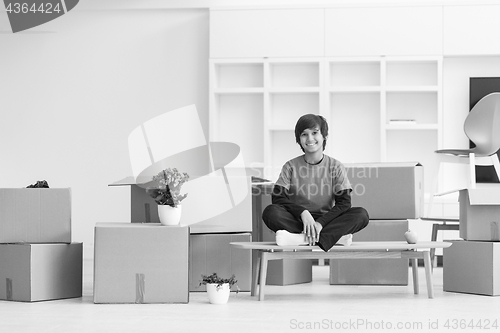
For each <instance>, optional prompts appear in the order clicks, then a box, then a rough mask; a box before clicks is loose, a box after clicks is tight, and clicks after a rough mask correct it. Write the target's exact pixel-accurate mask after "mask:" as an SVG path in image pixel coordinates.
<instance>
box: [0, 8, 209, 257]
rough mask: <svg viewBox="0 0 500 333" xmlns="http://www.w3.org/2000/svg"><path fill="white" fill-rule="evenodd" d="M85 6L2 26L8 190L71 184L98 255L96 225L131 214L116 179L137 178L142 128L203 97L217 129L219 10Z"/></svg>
mask: <svg viewBox="0 0 500 333" xmlns="http://www.w3.org/2000/svg"><path fill="white" fill-rule="evenodd" d="M77 9H78V7H75V9H74V10H73V11H71V12H69V13H68V14H66V15H64V16H63V17H61V18H59V19H56V20H54V21H51V22H49V23H47V24H44V25H42V26H39V27H37V28H35V29H31V30H28V31H26V32H22V33H17V34H12V33H8V32H5V33H0V115H1V118H0V187H12V188H20V187H25V186H27V185H29V184H32V183H34V182H36V181H37V180H42V179H45V180H47V181H48V183H49V185H50V187H71V189H72V200H73V202H72V226H73V240H74V241H83V242H84V247H85V256H87V257H88V256H91V255H92V247H93V232H94V230H93V227H94V225H95V223H96V222H108V221H109V222H115V221H116V222H128V221H130V203H129V201H130V197H129V195H128V189H127V188H110V187H108V186H107V185H108V184H109V183H111V182H114V181H116V180H119V179H121V178H124V177H126V176H128V175H131V168H130V163H129V159H128V150H127V149H128V148H127V138H128V134H129V133H130V132H131V131H132V129H133V128H135V127H136V126H138V125H140V124H141V123H143V122H144V121H146V120H148V119H150V118H152V117H155V116H157V115H159V114H162V113H164V112H167V111H170V110H172V109H175V108H178V107H181V106H185V105H189V104H196V106H197V108H198V112H199V114H200V118H201V122H202V125H203V127H204V130H205V132H206V134H207V135H208V22H209V21H208V20H209V14H208V10H207V9H142V10H119V9H110V10H81V11H79V10H77ZM6 20H7V17H6V15H5V12H0V30H3V31H7V30H8V29H6V27H7V28H8V27H9V26H8V21H6ZM180 126H182V124H180ZM188 135H189V128H186V136H188ZM182 139H183V138H178V137H176V138H172V143H175V141H176V140H182Z"/></svg>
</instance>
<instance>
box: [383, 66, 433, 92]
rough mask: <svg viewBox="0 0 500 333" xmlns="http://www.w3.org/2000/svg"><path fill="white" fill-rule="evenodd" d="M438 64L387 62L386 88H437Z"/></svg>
mask: <svg viewBox="0 0 500 333" xmlns="http://www.w3.org/2000/svg"><path fill="white" fill-rule="evenodd" d="M438 66H439V64H438V62H437V61H436V60H429V61H426V60H423V61H404V60H401V61H397V60H394V61H389V60H388V61H387V64H386V75H387V78H386V80H387V82H386V83H387V86H437V85H438V81H439V80H438V73H439V71H438Z"/></svg>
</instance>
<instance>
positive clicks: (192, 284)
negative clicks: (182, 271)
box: [189, 233, 252, 291]
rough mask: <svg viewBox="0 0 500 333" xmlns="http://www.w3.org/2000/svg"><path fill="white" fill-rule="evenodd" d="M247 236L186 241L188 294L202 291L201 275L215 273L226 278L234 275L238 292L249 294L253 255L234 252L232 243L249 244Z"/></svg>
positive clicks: (201, 237)
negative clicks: (187, 246)
mask: <svg viewBox="0 0 500 333" xmlns="http://www.w3.org/2000/svg"><path fill="white" fill-rule="evenodd" d="M250 241H252V237H251V235H250V233H238V234H196V235H191V236H190V239H189V248H190V251H189V262H190V267H189V291H205V290H206V287H205V286H204V285H201V286H200V281H201V275H202V274H203V275H209V274H212V273H217V275H218V276H220V277H224V278H229V277H231V275H233V274H234V275H235V277H236V280H238V283H237V285H238V287H239V289H240V291H250V289H251V284H252V251H248V250H242V249H237V248H235V247H233V246H231V242H250Z"/></svg>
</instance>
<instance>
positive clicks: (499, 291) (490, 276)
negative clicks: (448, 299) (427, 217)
mask: <svg viewBox="0 0 500 333" xmlns="http://www.w3.org/2000/svg"><path fill="white" fill-rule="evenodd" d="M452 243H453V244H452V245H451V246H450V247H448V248H446V249H444V251H443V290H444V291H451V292H459V293H468V294H479V295H489V296H498V295H500V243H498V242H477V241H463V240H459V241H452Z"/></svg>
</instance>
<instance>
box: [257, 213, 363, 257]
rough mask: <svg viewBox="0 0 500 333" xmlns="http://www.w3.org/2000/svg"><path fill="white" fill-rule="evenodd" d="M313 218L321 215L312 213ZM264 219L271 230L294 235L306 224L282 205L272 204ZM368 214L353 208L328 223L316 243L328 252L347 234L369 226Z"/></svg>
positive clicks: (263, 216)
mask: <svg viewBox="0 0 500 333" xmlns="http://www.w3.org/2000/svg"><path fill="white" fill-rule="evenodd" d="M311 215H312V216H313V218H314V219H315V220H316V219H318V218H319V217H320V216H321V214H315V213H311ZM262 219H263V220H264V223H265V224H266V225H267V227H268V228H269V229H271V230H272V231H274V232H276V231H278V230H286V231H288V232H292V233H301V232H302V231H303V230H304V224H303V223H302V221H301V220H300V219H296V218H295V217H294V216H293V215H292V214H291V213H289V212H288V211H287V210H286V209H285V208H283V207H282V206H280V205H276V204H272V205H269V206H267V207H266V208H265V209H264V212H262ZM369 219H370V218H369V216H368V212H367V211H366V210H365V209H364V208H362V207H351V208H349V209H348V210H347V211H345V212H344V213H342V214H341V215H339V216H337V217H336V218H334V219H333V220H331V221H328V222H327V223H326V224H325V226H324V227H323V229H321V232H320V234H319V241H318V242H317V243H316V245H318V246H319V247H320V248H321V249H322V250H323V251H325V252H326V251H328V250H330V249H331V248H332V246H334V245H335V244H336V243H337V242H338V241H339V239H340V237H342V236H344V235H347V234H354V233H356V232H358V231H360V230H362V229H363V228H364V227H366V226H367V225H368V221H369Z"/></svg>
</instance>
